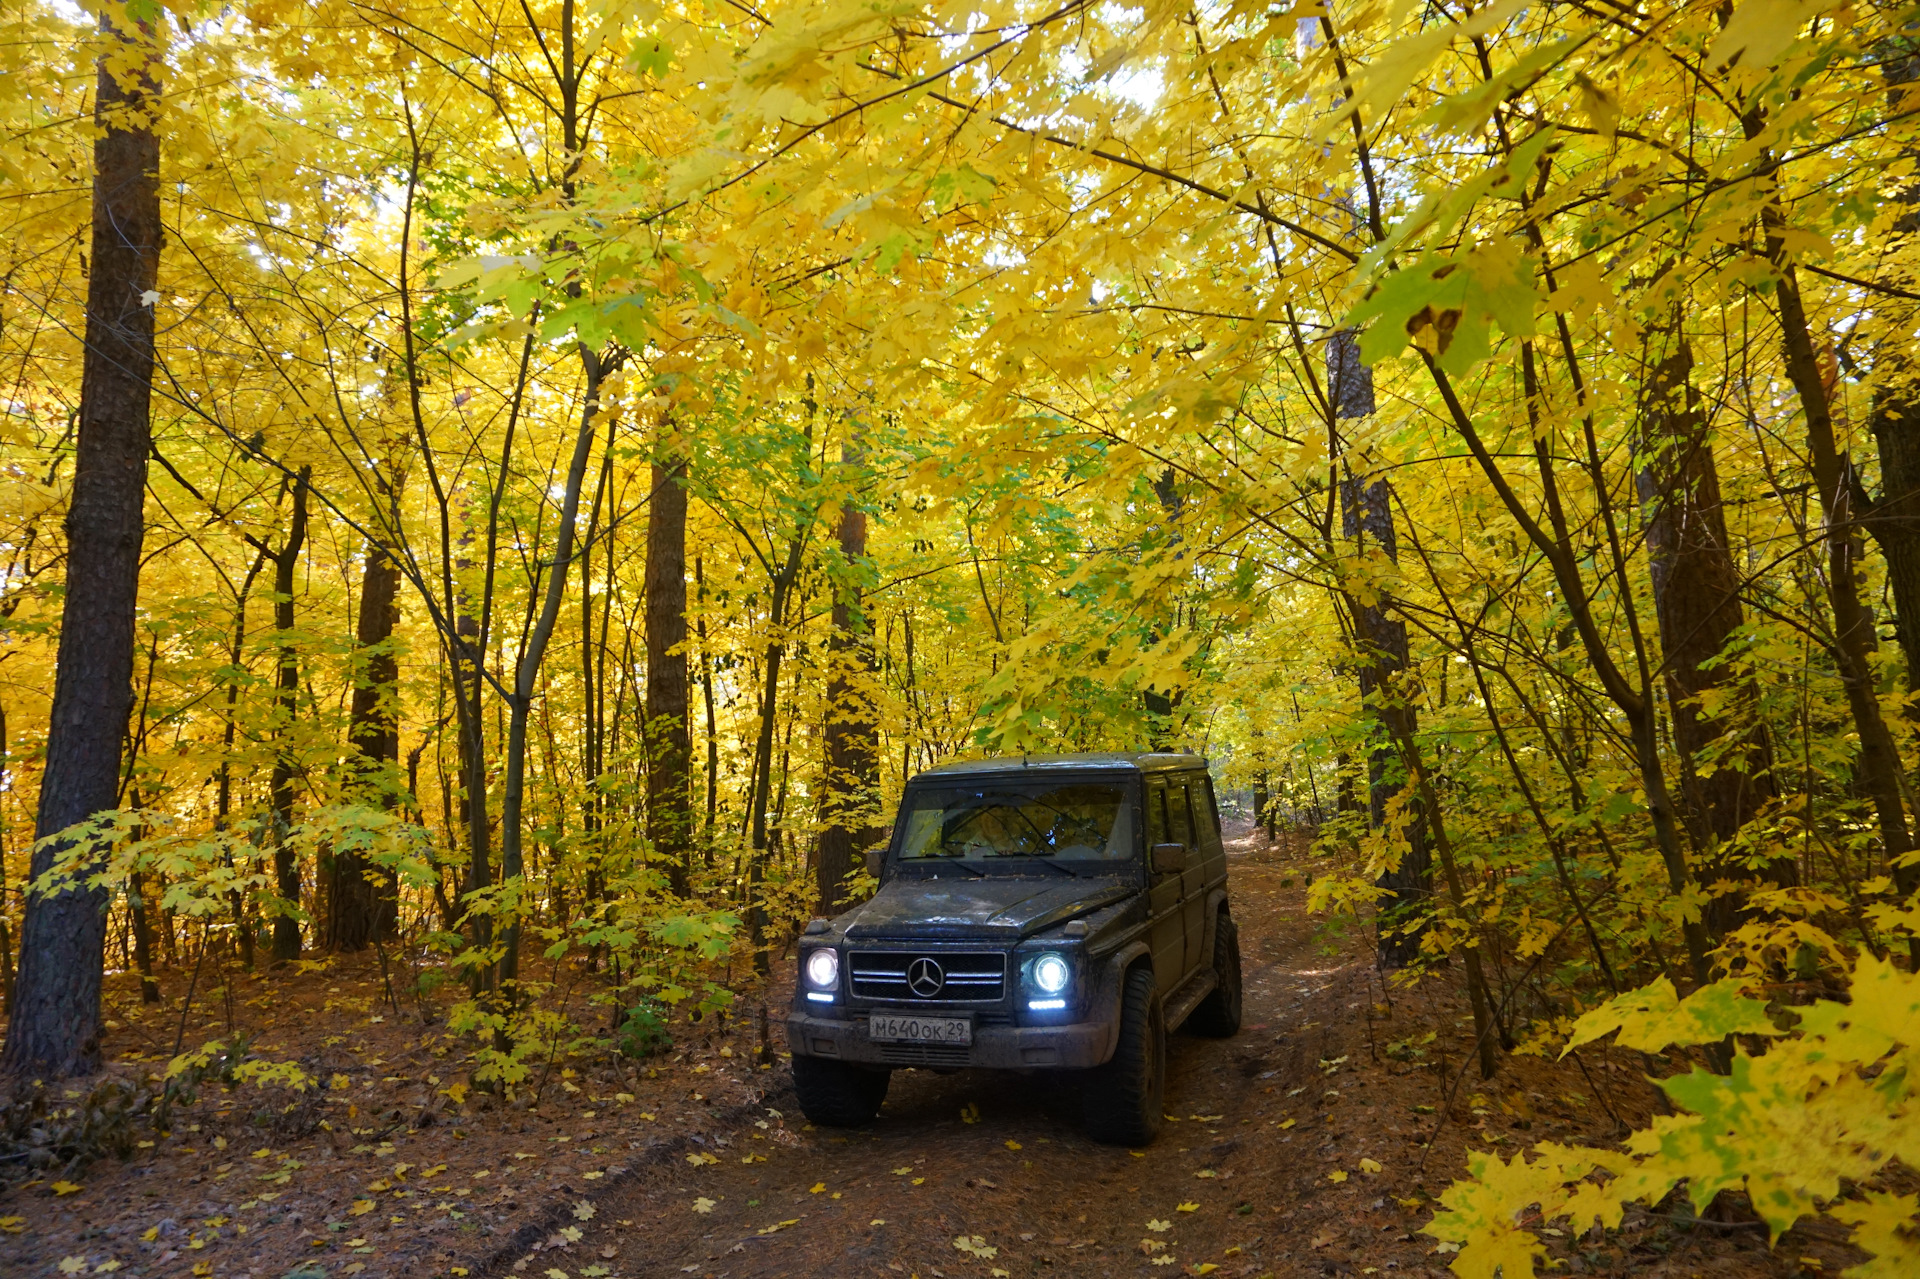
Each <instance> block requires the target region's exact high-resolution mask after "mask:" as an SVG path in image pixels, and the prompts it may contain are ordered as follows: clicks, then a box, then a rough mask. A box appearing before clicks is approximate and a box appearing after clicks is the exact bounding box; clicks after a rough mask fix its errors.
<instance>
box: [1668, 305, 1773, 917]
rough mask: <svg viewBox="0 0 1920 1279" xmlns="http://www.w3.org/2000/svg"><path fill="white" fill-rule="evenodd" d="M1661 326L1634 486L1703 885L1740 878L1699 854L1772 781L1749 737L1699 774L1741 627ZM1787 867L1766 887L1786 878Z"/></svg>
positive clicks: (1716, 517)
mask: <svg viewBox="0 0 1920 1279" xmlns="http://www.w3.org/2000/svg"><path fill="white" fill-rule="evenodd" d="M1678 327H1679V316H1678V315H1677V314H1676V315H1675V316H1674V317H1673V324H1672V326H1671V327H1670V328H1658V329H1654V330H1652V331H1651V332H1650V334H1649V342H1650V343H1651V344H1653V346H1652V349H1650V359H1649V366H1648V372H1647V376H1646V381H1645V383H1644V385H1643V387H1642V402H1641V417H1640V450H1641V453H1642V456H1643V463H1642V468H1641V470H1640V473H1639V476H1638V480H1637V485H1638V488H1639V493H1640V501H1641V505H1642V508H1643V518H1644V520H1645V523H1646V532H1647V547H1648V550H1649V552H1650V560H1651V570H1652V578H1653V601H1654V610H1655V613H1656V614H1657V616H1658V618H1659V623H1660V642H1661V648H1662V649H1663V657H1664V661H1665V669H1666V684H1667V699H1668V703H1669V706H1670V708H1671V711H1672V715H1673V721H1672V723H1673V741H1674V746H1675V748H1676V749H1677V750H1678V752H1679V755H1680V779H1681V781H1680V790H1681V800H1682V802H1683V803H1684V804H1685V806H1686V810H1687V813H1688V815H1689V817H1690V818H1691V821H1690V823H1689V825H1690V826H1691V827H1692V828H1693V835H1694V844H1695V846H1696V847H1697V848H1699V849H1700V850H1702V854H1703V858H1702V863H1701V865H1700V868H1699V871H1698V874H1699V877H1700V878H1701V879H1702V880H1704V881H1707V882H1713V881H1715V880H1718V879H1722V878H1745V877H1747V875H1748V872H1747V871H1746V870H1745V869H1744V867H1742V866H1739V865H1735V864H1731V863H1721V862H1719V861H1718V859H1716V858H1714V857H1713V855H1712V853H1711V852H1710V851H1709V850H1711V849H1712V848H1713V847H1714V846H1715V845H1717V844H1719V843H1722V842H1724V841H1726V840H1729V839H1731V838H1733V836H1734V834H1735V833H1736V832H1737V831H1739V829H1740V828H1741V827H1742V826H1744V825H1745V824H1746V822H1747V820H1748V819H1749V818H1750V817H1752V816H1753V814H1754V813H1755V812H1757V811H1758V810H1759V809H1760V808H1761V807H1762V806H1763V805H1764V804H1765V803H1766V802H1767V801H1768V800H1769V799H1771V798H1772V797H1773V794H1774V787H1773V778H1772V776H1771V774H1770V773H1769V771H1768V764H1769V761H1768V758H1767V750H1766V743H1765V741H1764V740H1763V739H1762V738H1761V737H1760V736H1759V734H1758V732H1757V731H1756V732H1755V733H1754V734H1753V735H1752V736H1751V737H1750V738H1749V740H1748V742H1747V745H1746V749H1745V750H1744V751H1743V752H1740V753H1739V756H1738V757H1735V758H1729V759H1725V760H1723V761H1721V762H1720V763H1719V764H1718V765H1717V766H1715V767H1713V769H1712V771H1711V772H1708V773H1706V774H1704V775H1703V774H1702V773H1701V770H1700V765H1699V763H1698V761H1699V759H1700V756H1701V753H1702V752H1703V751H1705V750H1706V748H1707V747H1708V746H1709V745H1710V744H1711V743H1712V742H1713V741H1714V740H1715V739H1717V738H1719V737H1720V736H1721V735H1722V734H1723V733H1725V732H1726V731H1727V722H1726V720H1725V719H1724V718H1721V717H1709V716H1707V715H1704V714H1702V713H1701V710H1700V708H1699V706H1698V705H1697V704H1696V702H1697V699H1699V698H1700V697H1701V696H1703V695H1704V694H1708V693H1711V692H1713V691H1714V690H1717V689H1719V688H1721V687H1722V686H1723V685H1725V684H1726V683H1727V682H1728V673H1727V671H1726V670H1725V668H1723V667H1721V666H1718V665H1714V664H1713V659H1714V658H1716V657H1718V656H1719V655H1720V654H1721V653H1722V652H1724V651H1725V649H1726V647H1727V645H1728V644H1729V643H1731V642H1732V640H1733V637H1734V635H1735V634H1736V633H1737V632H1738V630H1739V628H1740V626H1741V623H1742V620H1743V619H1742V616H1741V608H1740V594H1739V592H1740V574H1739V571H1738V570H1737V569H1736V568H1735V567H1734V563H1733V554H1732V551H1731V549H1730V544H1729V541H1728V538H1727V522H1726V516H1725V512H1724V510H1723V509H1722V506H1721V499H1720V475H1719V469H1718V467H1717V466H1716V465H1715V462H1714V455H1713V445H1712V441H1711V440H1710V439H1709V438H1708V434H1707V421H1706V415H1705V414H1704V413H1703V412H1702V411H1701V407H1700V399H1699V395H1698V394H1697V393H1696V392H1695V390H1694V388H1693V384H1692V378H1693V350H1692V348H1691V347H1690V346H1689V345H1688V343H1687V341H1686V339H1685V337H1684V336H1682V335H1681V334H1680V333H1679V332H1678ZM1792 865H1793V864H1792V862H1791V861H1787V862H1784V863H1782V864H1781V865H1780V868H1779V869H1778V871H1777V872H1776V874H1775V876H1774V877H1775V878H1780V877H1781V876H1786V877H1790V876H1791V874H1792ZM1739 905H1740V903H1739V901H1738V899H1737V898H1735V897H1720V898H1716V899H1715V900H1714V901H1713V902H1712V903H1711V905H1710V906H1709V907H1708V911H1707V920H1706V923H1707V928H1708V929H1709V931H1710V932H1712V933H1713V934H1714V935H1715V936H1721V935H1724V934H1725V933H1726V932H1727V930H1728V929H1729V928H1730V927H1731V926H1732V925H1733V923H1734V920H1735V917H1736V915H1737V913H1738V910H1739Z"/></svg>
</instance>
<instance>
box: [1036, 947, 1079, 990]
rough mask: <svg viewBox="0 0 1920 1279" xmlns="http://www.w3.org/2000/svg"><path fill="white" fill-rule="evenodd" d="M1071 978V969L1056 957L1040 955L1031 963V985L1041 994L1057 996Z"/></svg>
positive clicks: (1065, 962)
mask: <svg viewBox="0 0 1920 1279" xmlns="http://www.w3.org/2000/svg"><path fill="white" fill-rule="evenodd" d="M1072 978H1073V969H1071V968H1069V967H1068V966H1067V961H1066V960H1064V959H1062V958H1060V956H1058V955H1042V956H1040V958H1038V959H1036V960H1034V961H1033V984H1034V987H1035V988H1036V989H1037V990H1039V991H1040V992H1041V993H1042V994H1046V995H1057V994H1059V993H1060V992H1061V991H1063V990H1065V989H1066V988H1067V982H1068V981H1070V980H1072Z"/></svg>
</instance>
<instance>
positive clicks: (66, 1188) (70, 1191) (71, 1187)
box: [53, 1181, 86, 1195]
mask: <svg viewBox="0 0 1920 1279" xmlns="http://www.w3.org/2000/svg"><path fill="white" fill-rule="evenodd" d="M84 1189H86V1187H84V1186H79V1185H75V1184H74V1183H73V1182H71V1181H56V1182H54V1183H53V1193H54V1194H56V1195H77V1194H79V1193H80V1192H81V1191H82V1190H84Z"/></svg>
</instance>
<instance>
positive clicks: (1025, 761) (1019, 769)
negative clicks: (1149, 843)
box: [913, 751, 1207, 782]
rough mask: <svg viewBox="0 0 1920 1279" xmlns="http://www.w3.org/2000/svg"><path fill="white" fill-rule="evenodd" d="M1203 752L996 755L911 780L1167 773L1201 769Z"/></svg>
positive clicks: (956, 762) (957, 762)
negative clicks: (1047, 774) (1037, 774)
mask: <svg viewBox="0 0 1920 1279" xmlns="http://www.w3.org/2000/svg"><path fill="white" fill-rule="evenodd" d="M1206 766H1207V759H1206V756H1204V755H1193V754H1189V753H1187V752H1185V751H1083V752H1081V753H1079V754H1075V755H996V756H993V757H991V758H988V759H963V760H954V761H953V762H951V763H946V764H938V765H935V766H934V767H932V768H929V769H928V770H927V771H926V772H924V773H920V774H917V775H916V776H915V777H914V779H913V780H914V781H916V782H918V781H948V780H953V779H957V778H963V777H980V776H985V775H987V774H1008V773H1013V774H1028V775H1031V774H1033V773H1056V774H1057V773H1070V772H1071V773H1084V772H1098V773H1170V772H1175V771H1184V770H1187V769H1204V768H1205V767H1206Z"/></svg>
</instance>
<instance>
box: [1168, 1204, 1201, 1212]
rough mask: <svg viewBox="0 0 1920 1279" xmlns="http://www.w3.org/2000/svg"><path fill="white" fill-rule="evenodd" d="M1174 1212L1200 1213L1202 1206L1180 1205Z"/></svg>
mask: <svg viewBox="0 0 1920 1279" xmlns="http://www.w3.org/2000/svg"><path fill="white" fill-rule="evenodd" d="M1174 1211H1175V1212H1199V1211H1200V1205H1199V1204H1178V1205H1176V1206H1175V1207H1174Z"/></svg>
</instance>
